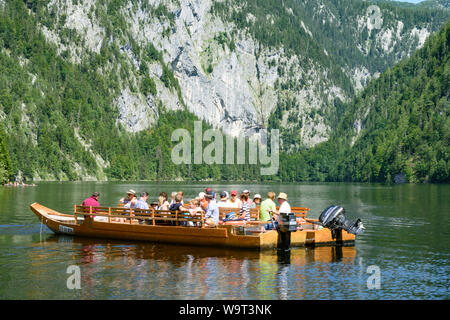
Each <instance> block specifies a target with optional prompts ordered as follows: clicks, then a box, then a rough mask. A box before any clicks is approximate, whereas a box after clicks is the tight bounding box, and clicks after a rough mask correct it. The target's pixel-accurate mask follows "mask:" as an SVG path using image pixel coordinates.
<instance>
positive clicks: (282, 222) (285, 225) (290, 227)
mask: <svg viewBox="0 0 450 320" xmlns="http://www.w3.org/2000/svg"><path fill="white" fill-rule="evenodd" d="M278 227H279V229H280V231H281V232H295V231H297V220H296V216H295V213H280V218H279V221H278Z"/></svg>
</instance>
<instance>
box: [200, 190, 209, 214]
mask: <svg viewBox="0 0 450 320" xmlns="http://www.w3.org/2000/svg"><path fill="white" fill-rule="evenodd" d="M198 199H199V200H200V206H201V207H202V209H203V210H204V211H206V209H207V208H208V201H207V200H206V198H205V193H204V192H200V193H199V194H198Z"/></svg>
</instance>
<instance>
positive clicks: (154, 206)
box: [150, 201, 159, 210]
mask: <svg viewBox="0 0 450 320" xmlns="http://www.w3.org/2000/svg"><path fill="white" fill-rule="evenodd" d="M150 206H151V207H152V208H153V209H155V210H158V206H159V202H158V201H153V202H152V203H151V205H150Z"/></svg>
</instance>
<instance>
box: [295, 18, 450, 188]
mask: <svg viewBox="0 0 450 320" xmlns="http://www.w3.org/2000/svg"><path fill="white" fill-rule="evenodd" d="M449 39H450V22H448V23H447V24H446V25H445V26H444V27H443V28H442V30H441V31H440V32H439V33H437V34H435V35H432V36H430V38H429V39H428V40H427V41H426V43H425V45H424V47H423V48H422V49H420V50H418V51H417V52H416V53H415V54H414V55H413V56H412V57H411V58H410V59H407V60H405V61H402V62H401V63H399V64H398V65H396V66H395V67H394V68H393V69H388V70H387V71H386V72H385V73H383V74H382V75H381V76H380V78H378V79H376V80H372V81H371V82H370V83H369V85H368V87H367V88H366V89H365V90H364V91H363V92H362V93H361V94H360V95H359V96H358V97H356V98H355V99H354V100H353V102H351V103H350V104H349V105H348V106H346V109H347V111H346V112H345V114H344V116H343V117H342V119H341V122H340V126H339V127H338V128H337V130H336V131H335V132H334V134H333V136H332V137H331V139H330V140H329V141H327V142H325V143H322V144H321V145H318V146H316V147H315V148H313V149H312V150H309V151H308V152H305V153H304V154H303V156H304V157H305V158H308V157H309V158H314V161H312V162H311V163H310V164H309V166H308V167H307V168H308V171H310V172H311V173H312V174H316V173H317V175H318V176H321V177H323V178H324V179H325V180H330V181H363V182H369V181H378V182H387V181H389V180H391V181H392V180H393V178H394V177H395V176H396V175H398V174H404V175H405V176H406V178H407V179H408V181H410V182H449V181H450V178H449V177H450V117H449V114H450V108H449V96H448V95H449V91H448V88H449V79H450V60H449V57H450V54H449V46H450V40H449ZM367 109H369V112H368V114H367V116H366V117H364V114H365V112H366V110H367ZM358 119H362V127H363V130H362V131H361V132H360V134H359V137H358V139H357V140H356V141H355V143H354V145H353V146H351V144H350V142H351V140H352V138H353V136H354V135H355V132H354V129H353V126H354V123H355V121H356V120H358ZM313 180H314V179H313Z"/></svg>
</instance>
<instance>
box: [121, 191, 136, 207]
mask: <svg viewBox="0 0 450 320" xmlns="http://www.w3.org/2000/svg"><path fill="white" fill-rule="evenodd" d="M136 200H137V199H136V191H134V190H133V189H130V190H128V191H127V196H126V197H123V198H121V199H120V200H119V202H120V203H123V204H127V203H128V202H130V201H134V202H136Z"/></svg>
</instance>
